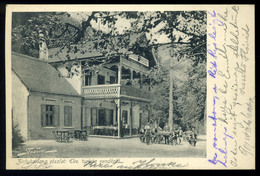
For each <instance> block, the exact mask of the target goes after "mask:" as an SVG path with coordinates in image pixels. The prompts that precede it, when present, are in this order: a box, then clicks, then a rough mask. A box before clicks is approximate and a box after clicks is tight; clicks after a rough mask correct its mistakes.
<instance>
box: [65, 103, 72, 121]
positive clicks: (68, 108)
mask: <svg viewBox="0 0 260 176" xmlns="http://www.w3.org/2000/svg"><path fill="white" fill-rule="evenodd" d="M64 126H72V106H64Z"/></svg>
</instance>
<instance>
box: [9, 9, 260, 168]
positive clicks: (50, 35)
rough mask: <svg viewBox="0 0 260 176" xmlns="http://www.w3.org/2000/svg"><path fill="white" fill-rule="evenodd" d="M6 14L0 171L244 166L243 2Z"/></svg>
mask: <svg viewBox="0 0 260 176" xmlns="http://www.w3.org/2000/svg"><path fill="white" fill-rule="evenodd" d="M6 8H7V10H6V58H5V61H6V137H7V138H6V140H7V141H6V163H7V164H6V169H10V170H21V169H22V170H23V169H24V170H28V169H29V170H35V169H41V170H42V169H68V170H72V169H86V170H88V169H97V170H98V169H127V170H129V169H130V170H139V169H140V170H148V169H149V170H150V169H170V170H172V169H255V151H256V149H255V23H254V19H255V6H254V5H110V6H107V5H7V7H6Z"/></svg>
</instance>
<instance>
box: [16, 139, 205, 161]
mask: <svg viewBox="0 0 260 176" xmlns="http://www.w3.org/2000/svg"><path fill="white" fill-rule="evenodd" d="M13 156H14V157H20V158H34V157H42V158H72V157H73V158H107V157H109V158H112V157H120V158H125V157H128V158H139V157H184V158H186V157H188V158H205V157H206V139H205V136H198V142H197V145H196V146H195V147H194V146H190V145H189V143H188V142H186V141H184V142H183V143H182V144H180V145H176V146H175V145H166V144H151V145H147V144H145V143H141V142H140V140H139V138H128V139H111V138H96V137H89V138H88V141H78V140H76V141H72V142H70V143H59V142H56V141H54V140H32V141H26V142H25V143H24V144H23V146H22V147H19V148H18V149H16V150H14V151H13Z"/></svg>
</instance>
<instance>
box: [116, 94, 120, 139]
mask: <svg viewBox="0 0 260 176" xmlns="http://www.w3.org/2000/svg"><path fill="white" fill-rule="evenodd" d="M117 127H118V138H120V135H121V101H120V98H118V100H117Z"/></svg>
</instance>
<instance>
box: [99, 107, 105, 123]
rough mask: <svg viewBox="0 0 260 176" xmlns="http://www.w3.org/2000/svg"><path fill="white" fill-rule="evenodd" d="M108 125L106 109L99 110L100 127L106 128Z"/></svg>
mask: <svg viewBox="0 0 260 176" xmlns="http://www.w3.org/2000/svg"><path fill="white" fill-rule="evenodd" d="M105 124H106V111H105V109H99V110H98V125H99V126H105Z"/></svg>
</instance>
